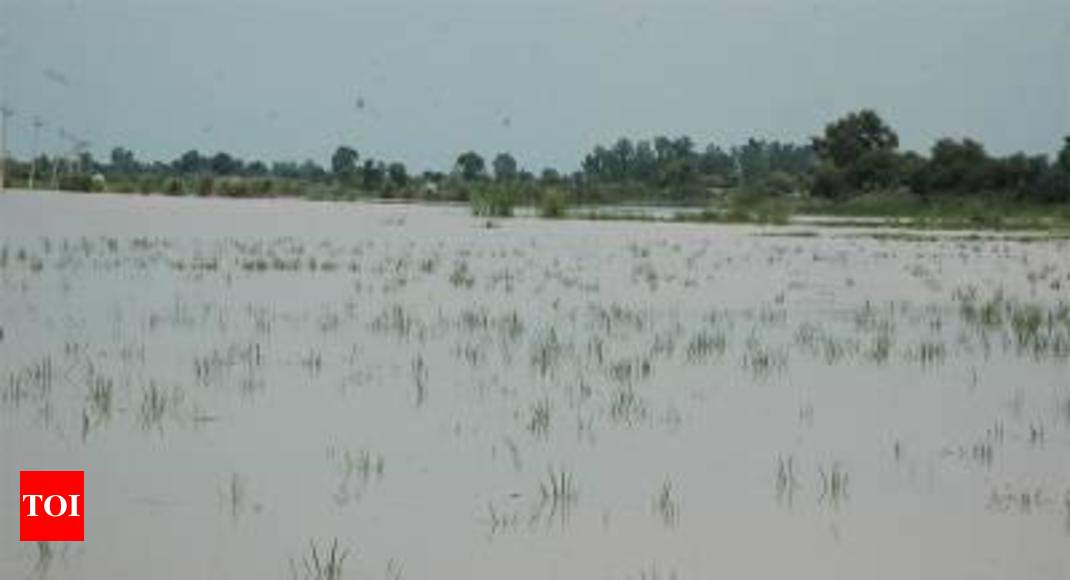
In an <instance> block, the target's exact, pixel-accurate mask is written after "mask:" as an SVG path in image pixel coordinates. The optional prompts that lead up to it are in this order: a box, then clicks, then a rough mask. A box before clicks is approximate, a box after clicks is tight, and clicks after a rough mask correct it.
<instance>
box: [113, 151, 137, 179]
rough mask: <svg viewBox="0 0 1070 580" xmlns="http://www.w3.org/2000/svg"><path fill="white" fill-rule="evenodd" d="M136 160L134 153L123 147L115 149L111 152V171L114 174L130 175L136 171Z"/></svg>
mask: <svg viewBox="0 0 1070 580" xmlns="http://www.w3.org/2000/svg"><path fill="white" fill-rule="evenodd" d="M138 169H139V167H138V163H137V160H136V159H134V152H133V151H131V150H129V149H127V148H125V147H116V148H114V149H112V150H111V170H112V171H114V172H115V173H122V174H130V173H136V172H137V171H138Z"/></svg>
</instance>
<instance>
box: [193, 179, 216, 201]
mask: <svg viewBox="0 0 1070 580" xmlns="http://www.w3.org/2000/svg"><path fill="white" fill-rule="evenodd" d="M213 191H215V180H214V179H212V178H211V177H202V178H200V179H199V180H197V195H199V196H201V197H208V196H209V195H212V192H213Z"/></svg>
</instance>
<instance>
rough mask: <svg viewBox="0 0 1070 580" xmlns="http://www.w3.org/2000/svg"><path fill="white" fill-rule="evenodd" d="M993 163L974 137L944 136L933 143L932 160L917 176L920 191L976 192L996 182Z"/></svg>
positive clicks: (917, 186)
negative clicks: (950, 137)
mask: <svg viewBox="0 0 1070 580" xmlns="http://www.w3.org/2000/svg"><path fill="white" fill-rule="evenodd" d="M991 176H992V163H991V160H990V159H989V157H988V154H987V153H986V152H985V148H984V146H983V145H981V144H980V143H978V142H977V141H974V140H972V139H963V140H962V141H955V140H954V139H946V138H945V139H940V140H939V141H937V142H936V144H935V145H933V148H932V153H931V154H930V157H929V162H928V163H927V164H926V166H925V168H924V169H923V170H922V171H921V173H920V174H919V175H918V176H917V178H916V179H915V182H914V186H915V188H916V189H917V190H918V191H919V192H920V193H930V192H957V193H976V192H978V191H981V190H984V189H987V188H988V187H989V185H990V184H991V182H992V179H991Z"/></svg>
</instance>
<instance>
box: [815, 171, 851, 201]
mask: <svg viewBox="0 0 1070 580" xmlns="http://www.w3.org/2000/svg"><path fill="white" fill-rule="evenodd" d="M850 191H851V184H850V183H848V181H847V177H846V176H845V175H844V173H843V171H841V170H839V169H836V168H835V167H832V166H828V165H826V166H823V167H821V168H820V169H818V170H817V174H816V175H814V184H813V185H812V186H810V195H813V196H814V197H823V198H825V199H843V198H845V197H847V194H848V193H850Z"/></svg>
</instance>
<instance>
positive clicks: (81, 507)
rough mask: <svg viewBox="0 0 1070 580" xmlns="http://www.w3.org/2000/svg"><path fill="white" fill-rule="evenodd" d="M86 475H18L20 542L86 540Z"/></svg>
mask: <svg viewBox="0 0 1070 580" xmlns="http://www.w3.org/2000/svg"><path fill="white" fill-rule="evenodd" d="M84 487H85V472H82V471H22V472H19V540H20V541H22V542H81V541H84V540H85V495H84V494H85V492H84Z"/></svg>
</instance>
